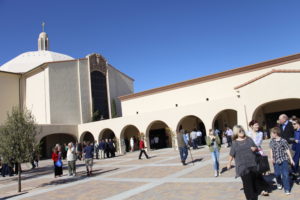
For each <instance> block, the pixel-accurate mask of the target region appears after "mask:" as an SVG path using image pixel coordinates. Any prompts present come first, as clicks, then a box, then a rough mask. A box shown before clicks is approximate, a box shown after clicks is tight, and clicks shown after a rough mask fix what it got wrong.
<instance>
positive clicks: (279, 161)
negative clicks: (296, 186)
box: [270, 127, 294, 195]
mask: <svg viewBox="0 0 300 200" xmlns="http://www.w3.org/2000/svg"><path fill="white" fill-rule="evenodd" d="M270 132H271V137H272V139H271V141H270V148H271V152H270V154H271V155H270V157H271V159H272V161H273V164H274V171H275V177H276V181H277V188H278V189H279V190H281V189H282V185H283V188H284V191H285V194H287V195H289V194H291V185H290V178H289V162H288V160H290V162H291V164H292V165H294V161H293V159H292V156H291V152H290V149H289V145H288V143H287V141H286V140H285V139H283V138H281V137H280V129H279V128H278V127H275V128H272V129H271V131H270Z"/></svg>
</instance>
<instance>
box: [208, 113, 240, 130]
mask: <svg viewBox="0 0 300 200" xmlns="http://www.w3.org/2000/svg"><path fill="white" fill-rule="evenodd" d="M235 125H237V111H236V110H232V109H226V110H222V111H221V112H219V113H218V114H217V115H216V116H215V118H214V120H213V123H212V127H213V129H218V130H220V131H221V132H222V131H224V130H225V127H226V126H228V127H229V128H231V129H232V127H233V126H235Z"/></svg>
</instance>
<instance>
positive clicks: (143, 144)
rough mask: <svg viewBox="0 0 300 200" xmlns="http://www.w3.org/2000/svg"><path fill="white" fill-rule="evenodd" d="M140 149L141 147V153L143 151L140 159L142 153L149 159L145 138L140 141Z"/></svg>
mask: <svg viewBox="0 0 300 200" xmlns="http://www.w3.org/2000/svg"><path fill="white" fill-rule="evenodd" d="M139 147H140V151H141V152H140V155H139V159H141V157H142V153H144V154H145V156H146V158H147V159H149V156H148V155H147V153H146V151H145V143H144V140H143V138H141V140H140V145H139Z"/></svg>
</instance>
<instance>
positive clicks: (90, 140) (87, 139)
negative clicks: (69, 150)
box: [80, 131, 95, 143]
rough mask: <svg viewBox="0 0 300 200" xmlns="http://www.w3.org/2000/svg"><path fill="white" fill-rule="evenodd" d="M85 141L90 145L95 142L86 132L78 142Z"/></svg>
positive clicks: (91, 135)
mask: <svg viewBox="0 0 300 200" xmlns="http://www.w3.org/2000/svg"><path fill="white" fill-rule="evenodd" d="M87 141H89V142H91V143H93V142H94V141H95V138H94V136H93V134H92V133H90V132H88V131H86V132H84V133H83V134H82V135H81V137H80V142H87Z"/></svg>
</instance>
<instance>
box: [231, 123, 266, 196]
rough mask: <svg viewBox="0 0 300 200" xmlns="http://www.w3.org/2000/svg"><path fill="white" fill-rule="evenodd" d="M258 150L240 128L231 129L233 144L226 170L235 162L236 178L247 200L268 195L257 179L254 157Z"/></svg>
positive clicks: (238, 126) (262, 184) (237, 126)
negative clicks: (240, 180)
mask: <svg viewBox="0 0 300 200" xmlns="http://www.w3.org/2000/svg"><path fill="white" fill-rule="evenodd" d="M257 150H258V148H257V146H256V145H255V143H254V141H253V140H252V139H251V138H250V137H248V136H247V135H246V133H245V130H244V128H243V127H242V126H240V125H236V126H234V127H233V143H232V147H231V149H230V156H229V161H228V165H227V168H228V169H230V168H231V162H232V160H233V159H234V160H235V168H236V176H237V177H241V179H242V182H243V187H244V193H245V196H246V199H247V200H257V198H258V195H259V194H262V195H268V193H264V191H266V190H267V188H265V185H264V183H262V181H261V180H260V179H259V178H258V176H259V173H258V172H257V163H256V155H255V152H257Z"/></svg>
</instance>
